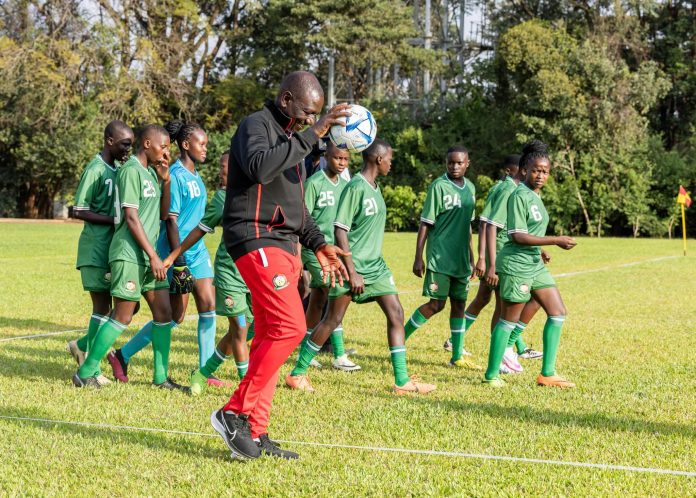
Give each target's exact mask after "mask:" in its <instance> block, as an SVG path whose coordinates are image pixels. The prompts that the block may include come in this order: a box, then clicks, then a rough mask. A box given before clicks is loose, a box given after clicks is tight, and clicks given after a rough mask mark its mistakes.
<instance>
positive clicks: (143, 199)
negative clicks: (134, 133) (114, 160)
mask: <svg viewBox="0 0 696 498" xmlns="http://www.w3.org/2000/svg"><path fill="white" fill-rule="evenodd" d="M116 185H117V187H118V190H117V191H116V195H117V202H118V203H119V209H118V210H117V212H116V218H117V220H116V221H117V222H118V223H117V225H116V231H115V232H114V238H113V240H112V241H111V247H110V248H109V262H112V261H129V262H131V263H137V264H139V265H143V266H150V258H149V257H148V256H147V253H145V251H144V250H143V249H142V248H141V247H140V246H139V245H138V243H137V242H136V241H135V239H134V238H133V235H132V234H131V231H130V229H129V228H128V223H126V220H125V218H124V216H123V209H124V208H127V207H128V208H135V209H137V210H138V218H140V223H141V224H142V225H143V229H144V230H145V235H146V236H147V239H148V240H149V241H150V244H151V245H152V247H155V244H156V242H157V237H159V230H160V198H161V197H162V189H161V188H160V184H159V180H158V178H157V173H155V170H154V169H152V168H150V167H148V168H145V167H143V165H142V164H140V161H139V160H138V158H137V157H135V156H131V157H130V159H128V161H126V162H125V163H124V164H123V166H121V167H120V168H119V169H118V174H117V175H116Z"/></svg>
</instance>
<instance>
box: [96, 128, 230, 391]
mask: <svg viewBox="0 0 696 498" xmlns="http://www.w3.org/2000/svg"><path fill="white" fill-rule="evenodd" d="M165 129H166V130H167V132H168V133H169V137H170V139H171V140H173V141H174V140H176V143H177V145H178V148H179V152H180V157H179V159H178V160H177V161H176V162H175V163H174V164H173V165H172V166H171V168H170V174H171V204H170V207H169V213H168V216H167V219H166V221H165V222H164V223H163V224H162V227H161V228H160V235H159V239H158V240H157V246H156V247H157V254H158V255H159V257H160V258H165V257H166V256H167V255H168V254H169V253H170V248H171V247H179V245H180V243H181V241H182V240H183V239H184V238H185V237H186V236H187V235H188V234H189V232H191V230H193V229H194V228H195V227H197V226H198V223H199V222H200V220H201V218H202V217H203V213H204V212H205V205H206V202H207V200H208V195H207V191H206V188H205V184H204V183H203V179H202V178H201V176H200V174H199V173H198V171H197V169H196V164H200V163H202V162H204V161H205V158H206V154H207V148H208V136H207V135H206V133H205V131H203V129H202V128H201V127H200V126H198V125H197V124H194V123H183V122H181V121H178V120H174V121H171V122H169V123H167V124H166V125H165ZM167 279H168V281H169V283H170V295H169V298H170V301H171V307H172V317H173V323H172V326H173V327H174V326H176V325H177V324H179V323H181V322H182V321H183V320H184V317H185V315H186V309H187V307H188V300H189V293H190V292H191V291H193V297H194V299H195V301H196V308H197V311H198V357H199V358H198V362H199V367H203V366H204V365H205V363H206V361H207V360H208V359H209V358H210V357H211V356H212V355H213V352H214V351H215V311H214V310H215V290H214V288H213V267H212V263H211V261H210V255H209V254H208V249H207V248H206V247H205V244H204V243H203V241H202V240H198V241H197V242H196V243H195V244H194V245H193V246H192V247H191V248H190V249H188V250H187V251H186V252H185V253H184V254H183V255H180V256H179V257H178V258H177V260H176V261H175V262H174V265H173V267H172V268H169V269H168V271H167ZM152 326H153V323H152V322H148V323H147V324H145V325H144V326H143V328H142V329H140V331H139V332H138V333H137V334H136V335H135V336H133V338H131V340H130V341H128V342H127V343H126V344H124V345H123V347H122V348H121V349H118V350H116V351H113V352H111V353H109V355H108V357H107V358H108V360H109V363H110V364H111V367H112V370H113V372H114V377H115V378H116V379H117V380H119V381H120V382H128V364H129V362H130V360H131V358H132V357H133V356H134V355H135V354H136V353H137V352H138V351H140V350H142V349H143V348H144V347H145V346H147V345H148V344H149V343H150V342H151V341H152ZM208 383H209V384H210V385H215V386H218V387H219V386H223V385H224V383H223V382H222V381H221V380H219V379H217V378H215V377H211V378H210V379H209V380H208Z"/></svg>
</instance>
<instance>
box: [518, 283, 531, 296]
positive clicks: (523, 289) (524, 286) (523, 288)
mask: <svg viewBox="0 0 696 498" xmlns="http://www.w3.org/2000/svg"><path fill="white" fill-rule="evenodd" d="M520 291H521V292H522V293H523V294H527V293H529V286H528V285H527V284H520Z"/></svg>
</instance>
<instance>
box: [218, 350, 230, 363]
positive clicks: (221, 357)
mask: <svg viewBox="0 0 696 498" xmlns="http://www.w3.org/2000/svg"><path fill="white" fill-rule="evenodd" d="M215 355H216V356H217V357H218V358H220V359H221V360H222V361H225V360H226V359H227V358H229V356H227V355H224V354H222V352H220V350H219V349H218V348H215Z"/></svg>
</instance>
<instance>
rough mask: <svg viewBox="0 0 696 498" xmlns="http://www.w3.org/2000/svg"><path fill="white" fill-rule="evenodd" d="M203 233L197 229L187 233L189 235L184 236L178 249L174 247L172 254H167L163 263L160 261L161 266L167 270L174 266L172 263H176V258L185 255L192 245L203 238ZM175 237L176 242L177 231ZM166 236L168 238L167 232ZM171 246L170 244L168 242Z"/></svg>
mask: <svg viewBox="0 0 696 498" xmlns="http://www.w3.org/2000/svg"><path fill="white" fill-rule="evenodd" d="M205 233H206V232H204V231H203V230H201V229H200V228H199V227H196V228H194V229H193V230H191V231H190V232H189V234H188V235H187V236H186V238H185V239H184V240H183V241H182V242H181V244H180V245H179V246H178V247H175V248H173V249H172V252H170V253H169V256H167V257H166V258H164V261H162V264H164V267H165V268H167V269H169V267H170V266H172V265H173V264H174V261H176V258H178V257H179V256H180V255H181V254H183V253H185V252H186V251H188V250H189V249H191V247H193V245H194V244H195V243H196V242H198V241H199V240H201V239H202V238H203V237H204V236H205ZM176 234H177V235H176V237H177V240H178V239H179V230H178V229H177V231H176ZM167 236H169V232H167ZM170 244H171V242H170Z"/></svg>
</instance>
